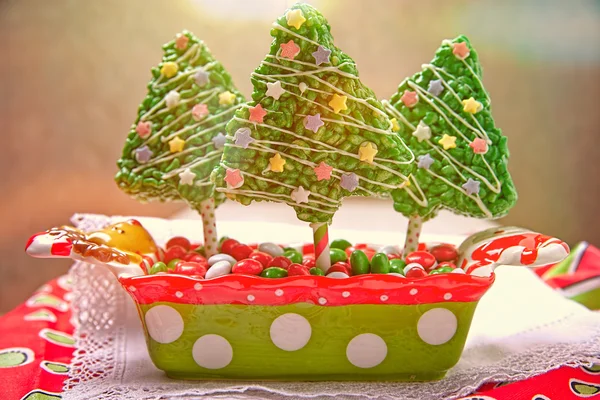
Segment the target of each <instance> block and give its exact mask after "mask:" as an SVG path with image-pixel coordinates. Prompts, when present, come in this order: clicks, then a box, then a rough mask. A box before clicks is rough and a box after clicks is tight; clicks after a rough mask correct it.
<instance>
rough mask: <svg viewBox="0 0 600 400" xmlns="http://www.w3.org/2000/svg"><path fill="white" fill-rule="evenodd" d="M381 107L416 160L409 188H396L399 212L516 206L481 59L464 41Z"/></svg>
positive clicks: (487, 212)
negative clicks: (383, 107) (486, 87)
mask: <svg viewBox="0 0 600 400" xmlns="http://www.w3.org/2000/svg"><path fill="white" fill-rule="evenodd" d="M384 104H385V108H386V111H387V112H388V114H389V116H390V118H395V119H396V121H397V127H398V128H399V130H398V134H399V135H400V136H401V137H402V138H403V139H404V141H405V142H406V143H407V144H408V145H409V146H410V148H411V150H412V151H413V152H414V154H415V156H416V160H415V161H416V163H417V168H416V169H415V172H414V173H413V175H412V177H411V180H410V182H411V185H410V186H408V187H405V188H403V189H401V190H393V191H392V197H393V200H394V208H395V210H396V211H398V212H400V213H402V214H404V215H405V216H407V217H413V216H420V217H422V218H423V219H429V218H431V217H433V216H435V214H436V213H437V211H438V210H440V209H442V208H445V209H448V210H451V211H453V212H455V213H457V214H462V215H466V216H471V217H477V218H497V217H501V216H503V215H505V214H506V213H507V212H508V210H509V209H510V208H511V207H512V206H513V205H514V204H515V202H516V201H517V192H516V189H515V186H514V184H513V182H512V179H511V176H510V174H509V172H508V169H507V162H508V156H509V152H508V147H507V142H506V137H504V136H502V132H501V131H500V129H498V128H497V127H496V125H495V123H494V119H493V118H492V113H491V102H490V97H489V94H488V93H487V91H486V90H485V88H484V87H483V83H482V71H481V65H480V64H479V57H478V55H477V52H476V51H475V50H474V49H473V47H472V46H471V44H470V42H469V40H468V39H467V38H466V37H465V36H459V37H457V38H456V39H454V40H451V41H450V40H445V41H443V42H442V46H441V47H440V48H439V49H438V51H437V52H436V54H435V58H434V59H433V61H431V63H430V64H425V65H423V69H422V71H420V72H418V73H416V74H415V75H413V76H411V77H410V78H407V79H405V80H404V81H403V82H402V83H401V84H400V86H399V88H398V91H397V92H396V93H395V94H394V95H393V96H392V97H391V99H390V101H389V102H384ZM396 121H394V122H396Z"/></svg>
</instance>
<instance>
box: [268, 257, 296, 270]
mask: <svg viewBox="0 0 600 400" xmlns="http://www.w3.org/2000/svg"><path fill="white" fill-rule="evenodd" d="M290 265H292V260H290V259H289V258H287V257H284V256H278V257H275V258H274V259H273V260H271V262H270V263H269V267H279V268H283V269H286V270H287V269H288V268H289V266H290Z"/></svg>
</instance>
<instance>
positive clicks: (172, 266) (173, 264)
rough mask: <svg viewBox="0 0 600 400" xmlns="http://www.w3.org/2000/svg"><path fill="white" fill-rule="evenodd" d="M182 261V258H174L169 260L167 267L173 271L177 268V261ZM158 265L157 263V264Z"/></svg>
mask: <svg viewBox="0 0 600 400" xmlns="http://www.w3.org/2000/svg"><path fill="white" fill-rule="evenodd" d="M179 261H181V259H179V258H174V259H172V260H171V261H169V263H168V264H167V268H168V270H169V271H173V270H174V269H175V266H176V265H177V263H178V262H179ZM155 265H156V264H155Z"/></svg>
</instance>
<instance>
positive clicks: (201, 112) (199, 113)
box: [192, 103, 208, 121]
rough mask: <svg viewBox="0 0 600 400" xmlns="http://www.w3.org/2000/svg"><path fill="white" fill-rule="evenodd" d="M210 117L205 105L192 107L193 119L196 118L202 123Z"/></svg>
mask: <svg viewBox="0 0 600 400" xmlns="http://www.w3.org/2000/svg"><path fill="white" fill-rule="evenodd" d="M207 115H208V106H207V105H206V104H204V103H202V104H196V105H195V106H194V107H192V118H194V120H195V121H200V120H201V119H202V118H204V117H206V116H207Z"/></svg>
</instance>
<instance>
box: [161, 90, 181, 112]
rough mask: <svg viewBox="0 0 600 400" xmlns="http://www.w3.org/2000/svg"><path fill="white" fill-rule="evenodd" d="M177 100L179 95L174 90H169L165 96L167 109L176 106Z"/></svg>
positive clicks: (179, 98)
mask: <svg viewBox="0 0 600 400" xmlns="http://www.w3.org/2000/svg"><path fill="white" fill-rule="evenodd" d="M179 100H181V95H180V94H179V92H178V91H176V90H171V91H170V92H169V93H167V95H166V96H165V103H166V104H167V108H168V109H169V110H170V109H172V108H175V107H177V105H178V104H179Z"/></svg>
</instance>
